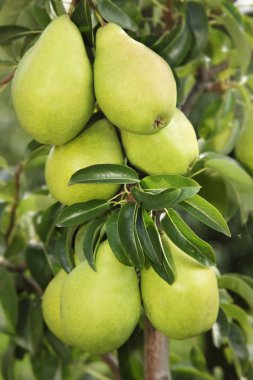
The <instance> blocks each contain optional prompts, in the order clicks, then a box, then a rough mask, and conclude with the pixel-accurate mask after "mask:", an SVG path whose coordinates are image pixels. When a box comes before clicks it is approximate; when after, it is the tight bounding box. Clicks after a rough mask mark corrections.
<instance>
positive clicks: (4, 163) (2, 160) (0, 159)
mask: <svg viewBox="0 0 253 380" xmlns="http://www.w3.org/2000/svg"><path fill="white" fill-rule="evenodd" d="M7 167H8V163H7V161H6V159H5V158H4V157H2V156H0V168H7Z"/></svg>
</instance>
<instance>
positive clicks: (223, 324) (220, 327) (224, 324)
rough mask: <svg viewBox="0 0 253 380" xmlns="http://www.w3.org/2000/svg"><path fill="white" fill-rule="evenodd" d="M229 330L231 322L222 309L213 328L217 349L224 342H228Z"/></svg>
mask: <svg viewBox="0 0 253 380" xmlns="http://www.w3.org/2000/svg"><path fill="white" fill-rule="evenodd" d="M228 329H229V322H228V319H227V316H226V314H225V313H224V311H223V310H222V309H221V308H220V309H219V313H218V317H217V320H216V322H215V324H214V326H213V329H212V333H213V343H214V345H215V347H217V348H220V347H221V346H222V344H223V343H224V342H226V341H227V334H228Z"/></svg>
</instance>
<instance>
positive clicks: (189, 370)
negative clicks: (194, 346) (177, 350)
mask: <svg viewBox="0 0 253 380" xmlns="http://www.w3.org/2000/svg"><path fill="white" fill-rule="evenodd" d="M171 372H172V376H173V380H216V378H215V377H213V376H211V375H209V374H208V373H206V372H205V373H204V372H201V371H199V370H198V369H196V368H194V367H192V366H190V365H189V364H181V363H179V364H176V365H173V366H172V370H171Z"/></svg>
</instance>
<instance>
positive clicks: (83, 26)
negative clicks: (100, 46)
mask: <svg viewBox="0 0 253 380" xmlns="http://www.w3.org/2000/svg"><path fill="white" fill-rule="evenodd" d="M71 19H72V21H73V22H74V23H75V24H76V25H77V26H78V28H79V29H80V32H81V33H83V34H85V36H87V39H88V41H89V44H90V46H94V35H93V27H92V20H91V10H90V6H89V3H88V1H86V0H81V1H79V2H78V3H77V5H76V7H75V10H74V13H73V15H72V17H71Z"/></svg>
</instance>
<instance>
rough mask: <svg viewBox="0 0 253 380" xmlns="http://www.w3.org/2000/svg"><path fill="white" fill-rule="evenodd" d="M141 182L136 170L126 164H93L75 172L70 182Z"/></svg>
mask: <svg viewBox="0 0 253 380" xmlns="http://www.w3.org/2000/svg"><path fill="white" fill-rule="evenodd" d="M136 182H139V178H138V174H137V173H136V171H135V170H133V169H131V168H129V167H128V166H125V165H116V164H100V165H91V166H88V167H87V168H84V169H80V170H78V171H77V172H76V173H74V174H73V175H72V177H71V179H70V181H69V184H70V185H72V184H74V183H117V184H123V183H136Z"/></svg>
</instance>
